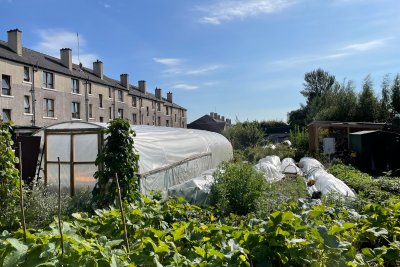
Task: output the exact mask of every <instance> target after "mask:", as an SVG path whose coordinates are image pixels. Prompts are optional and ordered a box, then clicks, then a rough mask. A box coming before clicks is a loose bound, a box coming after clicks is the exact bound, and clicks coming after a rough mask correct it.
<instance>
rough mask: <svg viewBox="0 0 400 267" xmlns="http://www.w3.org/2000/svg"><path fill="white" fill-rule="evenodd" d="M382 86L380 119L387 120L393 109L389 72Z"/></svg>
mask: <svg viewBox="0 0 400 267" xmlns="http://www.w3.org/2000/svg"><path fill="white" fill-rule="evenodd" d="M381 88H382V91H381V99H380V101H379V121H382V122H386V121H389V119H390V109H391V103H390V98H391V96H390V80H389V74H387V75H385V76H384V77H383V80H382V85H381Z"/></svg>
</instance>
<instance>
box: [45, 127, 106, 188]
mask: <svg viewBox="0 0 400 267" xmlns="http://www.w3.org/2000/svg"><path fill="white" fill-rule="evenodd" d="M101 142H102V134H101V133H100V131H98V130H92V129H83V130H79V131H77V130H75V129H74V131H70V130H65V131H62V130H52V129H48V130H46V131H45V154H44V157H45V158H44V176H45V183H46V184H47V185H48V186H49V188H51V189H55V188H58V158H59V159H60V177H61V188H62V190H63V191H66V190H70V194H71V195H74V194H75V192H77V191H78V190H80V189H85V188H93V187H94V185H95V183H96V180H95V179H94V178H93V175H94V173H95V172H96V171H97V170H98V168H97V167H96V165H95V160H96V157H97V154H98V153H99V152H100V148H101V145H100V144H101Z"/></svg>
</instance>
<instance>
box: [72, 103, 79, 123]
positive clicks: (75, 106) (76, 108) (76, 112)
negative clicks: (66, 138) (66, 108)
mask: <svg viewBox="0 0 400 267" xmlns="http://www.w3.org/2000/svg"><path fill="white" fill-rule="evenodd" d="M71 113H72V118H73V119H80V118H81V114H80V103H78V102H72V103H71Z"/></svg>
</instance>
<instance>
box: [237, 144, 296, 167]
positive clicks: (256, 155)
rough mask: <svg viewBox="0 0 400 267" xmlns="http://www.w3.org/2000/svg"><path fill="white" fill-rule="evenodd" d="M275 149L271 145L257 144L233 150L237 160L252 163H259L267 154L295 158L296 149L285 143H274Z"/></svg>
mask: <svg viewBox="0 0 400 267" xmlns="http://www.w3.org/2000/svg"><path fill="white" fill-rule="evenodd" d="M274 146H275V149H273V148H272V147H271V146H269V145H266V146H255V147H248V148H246V149H235V150H234V151H233V157H234V161H235V162H242V161H247V162H250V163H254V164H255V163H257V162H258V161H259V160H260V159H262V158H265V157H266V156H272V155H275V156H278V157H279V158H281V159H283V158H293V157H294V155H295V154H294V153H295V150H293V149H292V148H291V147H289V146H287V145H285V144H276V145H274Z"/></svg>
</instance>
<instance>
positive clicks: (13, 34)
mask: <svg viewBox="0 0 400 267" xmlns="http://www.w3.org/2000/svg"><path fill="white" fill-rule="evenodd" d="M7 33H8V47H9V48H10V49H11V50H12V51H14V52H15V53H17V54H18V56H22V32H21V31H20V30H19V29H14V30H9V31H8V32H7Z"/></svg>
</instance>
